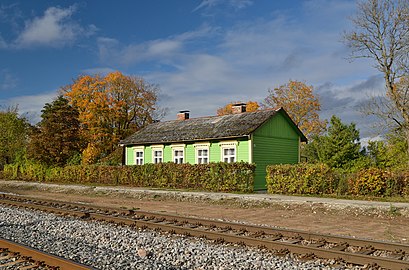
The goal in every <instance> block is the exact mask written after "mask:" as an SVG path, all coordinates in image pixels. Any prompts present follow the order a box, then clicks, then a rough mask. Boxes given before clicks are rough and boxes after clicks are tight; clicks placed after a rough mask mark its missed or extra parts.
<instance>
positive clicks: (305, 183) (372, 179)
mask: <svg viewBox="0 0 409 270" xmlns="http://www.w3.org/2000/svg"><path fill="white" fill-rule="evenodd" d="M266 180H267V190H268V192H269V193H282V194H331V195H340V194H343V195H365V196H368V195H369V196H378V197H382V196H409V172H408V171H390V170H382V169H379V168H368V169H363V170H361V171H359V172H357V173H350V174H347V175H345V174H344V173H342V172H340V171H336V170H333V169H331V168H330V167H328V166H327V165H325V164H305V163H301V164H296V165H270V166H267V179H266Z"/></svg>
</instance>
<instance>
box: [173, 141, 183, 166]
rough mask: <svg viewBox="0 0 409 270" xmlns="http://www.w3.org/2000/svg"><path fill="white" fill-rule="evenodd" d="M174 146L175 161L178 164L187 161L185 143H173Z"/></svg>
mask: <svg viewBox="0 0 409 270" xmlns="http://www.w3.org/2000/svg"><path fill="white" fill-rule="evenodd" d="M170 147H171V148H172V158H173V162H175V163H176V164H182V163H184V162H185V145H184V144H173V145H171V146H170Z"/></svg>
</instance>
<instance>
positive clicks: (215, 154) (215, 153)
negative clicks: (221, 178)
mask: <svg viewBox="0 0 409 270" xmlns="http://www.w3.org/2000/svg"><path fill="white" fill-rule="evenodd" d="M209 151H210V153H209V155H210V162H220V159H221V157H222V156H221V155H222V152H221V150H220V146H219V142H212V143H211V144H210V148H209Z"/></svg>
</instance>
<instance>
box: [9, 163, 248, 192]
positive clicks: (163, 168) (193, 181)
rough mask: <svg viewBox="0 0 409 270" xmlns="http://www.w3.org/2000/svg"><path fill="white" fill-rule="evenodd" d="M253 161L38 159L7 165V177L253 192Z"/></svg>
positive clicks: (12, 178) (57, 181) (59, 181)
mask: <svg viewBox="0 0 409 270" xmlns="http://www.w3.org/2000/svg"><path fill="white" fill-rule="evenodd" d="M254 170H255V165H254V164H248V163H245V162H237V163H223V162H220V163H210V164H198V165H192V164H174V163H160V164H145V165H140V166H106V165H87V166H85V165H73V166H65V167H47V166H45V165H42V164H39V163H30V162H28V163H26V164H23V165H21V164H11V165H6V166H5V167H4V171H3V174H4V178H5V179H11V180H25V181H38V182H56V183H81V184H106V185H127V186H134V187H153V188H172V189H195V190H206V191H217V192H252V191H253V183H254Z"/></svg>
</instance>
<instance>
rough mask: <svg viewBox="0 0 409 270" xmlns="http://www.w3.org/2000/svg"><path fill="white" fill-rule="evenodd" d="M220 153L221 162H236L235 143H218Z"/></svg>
mask: <svg viewBox="0 0 409 270" xmlns="http://www.w3.org/2000/svg"><path fill="white" fill-rule="evenodd" d="M219 145H220V147H221V152H222V160H221V161H222V162H227V163H232V162H236V157H237V153H236V149H237V142H236V141H232V142H221V143H219Z"/></svg>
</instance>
